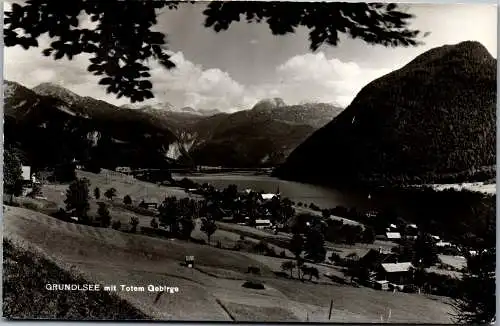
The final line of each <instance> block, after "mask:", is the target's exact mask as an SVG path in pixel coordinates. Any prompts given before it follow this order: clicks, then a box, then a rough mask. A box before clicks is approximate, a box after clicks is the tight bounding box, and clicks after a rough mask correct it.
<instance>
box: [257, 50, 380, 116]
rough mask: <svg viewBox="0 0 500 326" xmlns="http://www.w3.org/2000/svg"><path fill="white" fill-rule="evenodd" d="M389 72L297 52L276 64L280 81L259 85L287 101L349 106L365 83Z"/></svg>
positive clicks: (321, 53) (265, 91) (259, 91)
mask: <svg viewBox="0 0 500 326" xmlns="http://www.w3.org/2000/svg"><path fill="white" fill-rule="evenodd" d="M388 72H389V70H387V69H370V68H361V67H360V66H359V65H358V64H356V63H355V62H343V61H341V60H339V59H336V58H332V59H328V58H327V57H326V55H325V54H324V53H323V52H318V53H315V54H313V53H307V54H303V55H297V56H294V57H292V58H290V59H289V60H287V61H286V62H284V63H283V64H281V65H279V66H278V67H277V68H276V75H277V76H278V78H279V82H275V83H271V84H268V85H265V86H264V87H261V89H259V87H255V88H256V90H257V91H256V93H257V94H259V93H262V92H264V94H266V93H267V94H269V95H271V94H273V96H279V97H282V98H283V99H284V100H285V101H286V102H287V103H299V102H304V101H313V102H331V103H337V104H340V105H342V106H347V105H348V104H349V103H350V102H351V101H352V99H353V98H354V96H355V95H356V94H357V93H358V92H359V91H360V90H361V88H362V87H363V86H365V85H366V84H367V83H369V82H370V81H372V80H373V79H375V78H378V77H380V76H383V75H384V74H386V73H388Z"/></svg>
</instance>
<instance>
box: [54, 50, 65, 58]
mask: <svg viewBox="0 0 500 326" xmlns="http://www.w3.org/2000/svg"><path fill="white" fill-rule="evenodd" d="M62 57H64V52H63V51H61V50H59V51H57V52H56V54H55V55H54V59H56V60H59V59H61V58H62Z"/></svg>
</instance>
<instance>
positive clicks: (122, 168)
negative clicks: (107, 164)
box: [115, 166, 132, 174]
mask: <svg viewBox="0 0 500 326" xmlns="http://www.w3.org/2000/svg"><path fill="white" fill-rule="evenodd" d="M115 171H116V172H119V173H124V174H130V173H132V169H131V168H129V167H128V166H119V167H117V168H116V169H115Z"/></svg>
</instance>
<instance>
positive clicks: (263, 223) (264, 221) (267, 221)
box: [255, 219, 271, 229]
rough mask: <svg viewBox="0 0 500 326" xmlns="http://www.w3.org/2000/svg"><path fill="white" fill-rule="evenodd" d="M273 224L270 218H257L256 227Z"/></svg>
mask: <svg viewBox="0 0 500 326" xmlns="http://www.w3.org/2000/svg"><path fill="white" fill-rule="evenodd" d="M270 226H271V221H270V220H267V219H266V220H255V227H256V228H257V229H264V228H268V227H270Z"/></svg>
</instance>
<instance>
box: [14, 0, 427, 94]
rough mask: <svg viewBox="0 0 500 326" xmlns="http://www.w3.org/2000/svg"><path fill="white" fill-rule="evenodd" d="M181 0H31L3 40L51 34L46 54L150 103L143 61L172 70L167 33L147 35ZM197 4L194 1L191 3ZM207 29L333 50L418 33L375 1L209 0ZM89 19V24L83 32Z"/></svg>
mask: <svg viewBox="0 0 500 326" xmlns="http://www.w3.org/2000/svg"><path fill="white" fill-rule="evenodd" d="M179 3H180V1H152V0H142V1H120V0H107V1H95V0H72V1H67V2H56V1H42V0H28V1H26V2H25V3H24V4H23V5H19V4H13V5H12V10H11V11H7V12H5V19H4V42H5V45H6V46H7V47H10V46H16V45H20V46H22V47H23V48H24V49H30V48H32V47H38V46H39V43H38V39H39V38H40V37H41V36H42V35H48V36H49V38H50V39H51V40H52V43H51V44H50V46H49V47H48V48H46V49H43V50H42V53H43V55H45V56H52V57H53V58H54V59H55V60H59V59H61V58H63V57H67V58H68V59H69V60H71V59H72V58H73V57H75V56H77V55H80V54H82V53H86V54H90V55H92V57H91V58H90V59H89V60H90V64H89V66H88V69H87V70H88V71H89V72H91V73H92V74H94V75H95V76H102V78H101V79H100V81H99V84H101V85H103V86H105V87H106V90H107V92H108V93H113V94H116V96H117V97H118V98H120V97H128V98H130V100H131V102H138V101H139V102H140V101H144V100H146V99H150V98H153V97H154V95H153V93H152V92H151V90H152V87H153V85H152V83H151V81H150V77H151V75H150V73H149V71H150V68H149V66H148V65H147V61H148V59H154V60H156V61H158V62H159V63H160V64H161V65H162V66H163V67H165V68H166V69H172V68H174V67H175V64H174V62H172V61H171V55H170V54H169V52H168V51H167V49H168V46H167V41H166V37H165V34H163V33H161V32H155V31H152V27H153V26H154V25H155V24H156V23H157V20H156V15H157V14H158V11H159V10H160V9H162V8H166V9H169V10H175V9H177V8H178V7H179ZM191 3H194V2H191ZM203 14H204V15H205V26H206V27H208V28H213V29H214V30H215V31H216V32H220V31H223V30H227V29H228V28H229V26H230V25H231V24H232V23H233V22H239V21H240V20H241V19H243V18H244V20H245V21H247V22H249V23H255V22H262V23H267V24H268V26H269V28H270V30H271V32H272V33H273V34H274V35H285V34H289V33H294V32H295V31H296V28H297V27H299V26H305V27H307V28H308V29H309V41H310V48H311V50H313V51H315V50H317V49H318V48H319V47H320V46H322V45H323V44H327V45H332V46H336V45H338V43H339V35H340V34H346V35H348V36H350V37H352V38H357V39H361V40H363V41H364V42H367V43H369V44H381V45H383V46H393V47H395V46H416V45H419V44H421V43H420V41H418V36H419V33H420V32H419V31H417V30H411V29H409V28H408V25H409V21H410V20H411V19H412V18H414V16H413V15H410V14H407V13H404V12H402V11H399V10H398V7H397V6H396V5H395V4H379V3H371V4H367V3H338V2H322V3H311V2H302V3H290V2H254V1H248V2H240V1H238V2H221V1H214V2H210V3H209V4H208V5H207V8H206V9H205V11H204V12H203ZM88 18H90V22H92V23H94V26H91V27H88V28H86V27H83V26H82V22H83V21H84V19H88Z"/></svg>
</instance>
